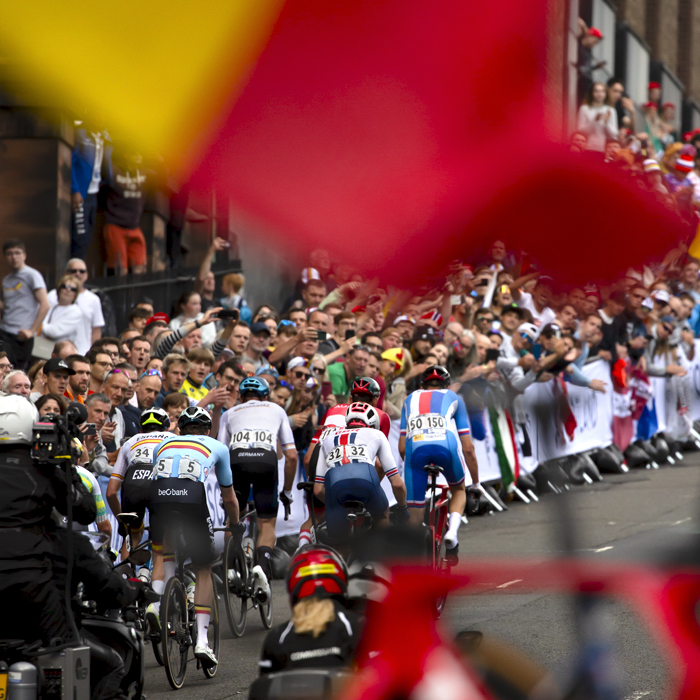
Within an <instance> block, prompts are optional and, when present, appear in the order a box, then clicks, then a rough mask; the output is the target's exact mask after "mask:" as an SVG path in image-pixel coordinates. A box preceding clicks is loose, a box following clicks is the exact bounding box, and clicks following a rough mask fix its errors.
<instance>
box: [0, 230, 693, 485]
mask: <svg viewBox="0 0 700 700" xmlns="http://www.w3.org/2000/svg"><path fill="white" fill-rule="evenodd" d="M223 245H225V244H224V243H223V242H222V241H220V240H219V239H216V240H214V242H213V243H212V244H211V246H210V249H209V252H208V255H207V256H206V257H205V260H204V262H203V263H202V268H201V269H200V274H199V275H198V278H197V280H196V283H195V287H194V288H193V289H192V290H191V291H189V292H187V293H185V294H183V295H182V296H181V297H180V298H179V299H178V300H177V301H176V302H175V304H174V307H173V308H172V309H154V308H153V307H152V306H151V305H150V304H149V303H147V302H142V303H139V304H137V305H136V306H135V307H134V308H133V310H132V311H131V313H130V315H129V321H128V326H127V327H126V328H122V329H121V332H120V333H119V335H118V336H117V337H106V336H103V335H102V328H103V326H104V319H103V316H102V309H101V305H100V300H99V298H98V297H97V296H95V295H94V294H93V293H92V292H91V291H90V290H89V289H87V287H86V281H87V268H86V266H85V263H84V262H83V261H82V260H81V259H79V258H75V259H72V260H70V261H69V262H68V264H67V266H66V270H65V275H64V276H63V277H62V278H61V279H60V280H59V282H58V285H57V288H56V289H55V290H52V291H51V292H49V293H47V290H46V286H45V283H44V280H43V278H42V276H41V274H40V273H39V272H38V271H37V270H35V269H33V268H32V267H30V266H29V265H28V264H27V251H26V250H25V248H24V245H23V244H22V242H21V241H17V240H10V241H5V243H4V245H3V253H4V258H5V263H6V267H7V270H6V275H5V276H4V278H3V282H2V286H3V308H2V320H1V321H0V341H1V342H2V351H1V352H0V382H1V385H0V388H1V390H2V391H3V392H6V393H15V394H22V395H24V396H27V397H28V398H29V399H30V400H32V401H33V402H35V404H36V406H37V408H38V409H39V412H40V414H41V415H45V414H46V413H63V412H64V411H65V409H66V406H67V403H68V402H69V401H78V402H80V403H84V404H85V405H86V407H87V410H88V416H89V422H90V423H94V424H95V426H96V434H95V435H91V436H86V438H85V441H84V450H83V457H82V459H81V461H82V462H83V463H84V464H85V465H86V466H87V468H88V469H90V470H91V471H93V472H94V473H96V474H98V475H108V474H109V473H110V471H111V466H112V465H113V464H114V462H115V460H116V456H117V452H118V450H119V447H120V445H121V444H122V443H123V442H124V441H125V440H127V439H128V438H130V437H131V436H133V435H134V434H136V433H137V432H138V431H139V415H140V412H141V411H142V410H143V409H146V408H149V407H151V406H153V405H156V406H162V407H163V408H164V409H165V410H166V411H167V412H168V414H169V415H170V417H171V419H172V420H173V428H175V425H176V419H177V417H178V416H179V414H180V413H181V412H182V411H183V410H184V408H185V407H187V406H189V405H198V406H201V407H204V408H206V409H207V410H208V411H209V412H210V413H211V415H212V419H213V423H214V431H213V432H214V434H216V433H217V431H218V425H219V423H220V420H221V416H222V414H223V412H224V411H226V410H227V409H229V408H230V407H232V406H234V405H235V404H236V403H237V401H238V386H239V384H240V381H241V380H242V379H243V378H245V377H246V376H251V375H257V376H261V377H263V378H264V379H265V380H266V381H267V382H268V383H269V385H270V387H271V400H273V401H274V402H276V403H277V404H279V405H280V406H281V407H282V408H284V410H285V411H286V413H287V415H288V417H289V423H290V426H291V428H292V430H293V434H294V438H295V442H296V447H297V450H298V451H299V452H300V453H301V455H302V457H303V454H304V452H305V450H307V449H308V447H309V444H310V442H311V439H312V437H313V434H314V431H315V428H316V426H317V425H319V424H320V423H321V422H322V421H323V417H324V414H325V412H326V411H327V410H328V409H329V408H330V407H332V406H334V405H335V404H336V403H343V402H346V401H347V400H348V397H349V392H350V387H351V385H352V382H353V380H354V379H355V378H356V377H363V376H364V377H371V378H372V379H374V380H375V381H376V382H377V383H378V385H379V387H380V390H381V397H380V400H379V404H378V405H379V407H381V408H383V409H384V410H385V411H386V412H387V413H388V415H389V417H390V418H391V419H392V420H393V421H398V420H399V418H400V414H401V407H402V405H403V402H404V400H405V398H406V396H407V395H408V394H409V393H410V392H412V391H414V390H415V389H417V388H418V386H419V378H420V374H421V372H422V371H423V370H424V369H425V368H426V367H428V366H430V365H433V364H440V365H443V366H445V367H446V368H447V369H448V370H449V372H450V374H451V376H452V382H453V383H452V389H453V390H455V391H456V392H458V393H459V394H460V395H461V396H462V397H463V398H464V400H465V404H466V406H467V409H468V412H469V415H470V419H471V422H472V432H473V434H474V437H475V438H477V439H478V438H479V435H480V434H483V430H484V426H483V424H480V423H483V420H484V418H483V416H484V415H489V411H501V412H503V411H507V412H508V413H509V415H510V416H512V422H513V425H514V431H515V434H516V435H517V439H518V441H519V444H520V448H521V449H522V451H523V454H524V455H527V451H528V441H529V440H528V435H527V417H526V416H525V415H523V407H522V405H521V401H520V397H522V395H523V393H524V392H525V390H526V389H527V387H528V386H530V385H532V384H533V383H535V382H549V381H552V380H554V382H555V383H556V385H557V386H558V387H559V388H560V390H561V393H562V395H563V397H564V398H565V397H566V387H567V384H569V385H577V386H582V387H585V388H588V389H590V391H595V392H605V391H606V386H605V385H604V383H603V382H601V381H599V380H595V379H593V380H590V379H588V378H587V376H585V374H584V373H583V372H582V367H583V365H584V364H585V363H587V362H590V361H591V360H593V359H603V360H604V361H606V362H608V363H610V367H611V372H612V377H613V389H614V391H615V392H616V394H619V395H620V397H621V399H622V400H623V402H624V403H625V405H626V406H627V409H628V410H617V411H616V418H615V421H616V423H615V426H614V432H615V441H616V442H617V443H618V445H619V446H620V447H621V448H622V449H624V448H625V447H626V446H627V444H629V442H630V441H631V440H632V439H633V438H634V435H633V421H638V420H639V418H640V409H641V408H642V407H643V405H644V396H646V394H645V393H644V386H645V382H646V383H647V385H648V382H649V377H653V376H665V377H668V378H672V379H673V382H674V389H673V390H674V391H675V392H676V393H677V395H678V402H679V406H683V405H685V406H687V405H688V401H689V400H688V393H689V388H688V386H687V382H688V381H689V378H688V376H687V375H688V366H689V363H690V362H691V361H692V359H693V357H694V352H695V344H694V338H695V337H697V336H698V334H699V333H700V282H699V277H698V274H699V270H700V263H698V261H697V260H695V259H693V258H690V257H688V256H687V253H685V252H684V251H683V250H682V249H678V250H675V251H673V252H672V253H671V254H669V255H668V256H667V259H666V260H665V261H664V262H663V263H661V264H658V265H656V266H654V267H645V268H644V269H642V270H638V271H635V270H629V271H628V273H627V274H626V275H625V276H624V277H622V278H621V279H619V280H617V281H615V282H614V283H611V284H610V285H609V286H607V287H603V288H601V287H596V286H593V285H589V286H585V287H579V288H565V287H562V286H561V285H560V284H559V283H557V281H556V280H554V279H552V278H551V277H549V276H547V275H545V274H542V273H541V272H540V271H539V270H537V269H535V268H533V267H531V266H530V267H527V266H526V265H529V264H530V263H524V262H523V258H521V256H520V255H516V254H514V251H510V250H508V249H507V248H506V245H505V244H504V242H503V241H495V242H494V243H493V245H492V247H491V249H490V251H488V253H487V254H485V255H484V256H483V258H482V259H480V260H475V261H473V262H470V263H464V262H455V263H453V265H452V267H451V268H450V270H449V271H448V272H447V274H446V276H445V278H444V282H443V284H442V286H441V287H440V288H435V289H432V290H429V291H427V292H425V291H424V292H423V293H421V294H415V293H412V292H410V291H406V290H397V289H392V288H389V289H386V288H384V287H382V286H381V285H380V284H379V283H378V281H377V280H367V279H365V278H363V277H362V275H361V274H359V273H358V272H356V271H354V270H352V269H351V268H349V267H348V266H346V265H343V264H337V263H335V262H334V261H332V260H331V259H330V256H329V254H328V253H327V252H325V251H323V250H316V251H314V252H313V253H312V254H311V256H310V260H309V265H310V266H309V267H307V268H305V269H303V270H302V271H301V273H300V275H299V278H298V282H297V284H296V286H295V288H294V289H293V290H292V291H291V293H290V295H289V297H288V299H286V301H285V302H284V304H283V305H281V308H276V307H275V306H273V305H270V304H261V305H259V306H257V308H255V309H254V310H253V309H252V308H251V307H250V306H249V305H248V303H247V301H246V299H245V294H244V291H245V290H244V282H245V280H244V278H243V276H242V275H239V274H231V275H226V276H224V277H223V279H222V280H221V288H220V289H218V290H217V286H218V285H217V282H216V280H215V279H214V276H213V275H212V274H211V272H210V271H209V264H210V261H211V257H212V256H213V254H214V253H215V252H216V250H218V249H221V247H222V246H223ZM525 259H527V258H525ZM617 403H618V404H619V403H620V402H619V401H618V402H617ZM485 409H487V411H486V413H485ZM677 422H678V424H677V425H676V426H675V428H673V429H674V430H675V432H676V434H677V436H678V437H677V439H683V438H684V436H685V437H687V436H688V434H689V430H690V418H689V416H688V415H687V411H686V412H685V413H684V412H683V411H679V412H678V418H677ZM562 425H563V426H564V428H565V429H566V420H565V417H564V418H562Z"/></svg>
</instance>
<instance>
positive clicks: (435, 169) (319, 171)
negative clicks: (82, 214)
mask: <svg viewBox="0 0 700 700" xmlns="http://www.w3.org/2000/svg"><path fill="white" fill-rule="evenodd" d="M558 1H559V0H550V2H551V3H552V4H554V3H556V2H558ZM546 4H547V2H546V1H545V0H539V1H536V2H527V3H524V2H522V1H521V0H502V1H501V2H498V3H495V2H491V3H470V2H464V0H443V2H441V3H439V4H438V5H437V6H433V5H430V4H426V3H425V2H424V1H422V0H374V1H371V2H369V1H368V2H357V0H334V1H333V2H329V1H328V0H286V2H284V4H283V6H281V5H280V3H279V2H272V1H271V0H265V1H264V2H259V1H258V0H255V2H253V1H252V0H250V1H247V2H241V1H239V2H230V1H229V2H226V3H224V2H216V1H215V0H209V2H207V1H206V0H204V1H203V2H199V3H185V2H169V3H165V2H162V1H161V0H153V2H150V3H146V4H145V5H143V4H139V5H138V6H137V5H136V4H135V3H133V4H132V7H131V9H132V10H133V12H129V4H128V3H127V5H126V6H124V5H122V6H120V8H119V11H118V12H117V11H115V10H114V9H112V8H110V9H109V10H108V9H106V7H105V9H102V8H101V7H96V6H94V5H92V4H88V3H87V2H86V1H85V0H72V1H70V2H66V3H61V4H60V7H59V6H58V5H56V4H55V3H53V2H50V0H27V2H24V3H14V5H13V4H12V3H9V4H8V3H6V5H11V7H10V6H8V7H5V8H2V9H0V38H2V39H3V40H4V41H5V43H6V45H7V46H8V47H9V48H10V50H11V51H13V52H15V53H16V54H17V56H18V57H20V58H21V59H23V60H25V61H26V62H27V64H28V65H30V66H32V67H34V68H36V69H38V68H41V70H43V71H44V73H43V77H44V78H45V79H48V80H49V82H50V83H51V84H52V85H53V86H54V88H55V90H58V91H59V92H61V93H62V94H64V96H65V95H68V96H72V95H75V96H76V99H79V98H85V100H88V99H90V98H92V99H93V100H99V106H100V107H101V108H103V111H104V113H105V116H106V119H107V120H108V121H112V122H115V123H116V124H118V126H119V128H121V129H122V130H124V131H128V133H129V135H133V138H134V140H135V141H136V142H140V143H142V144H147V145H148V147H152V148H154V149H156V150H158V149H160V150H161V152H162V153H163V154H164V155H166V157H168V156H169V157H170V158H171V162H177V163H182V162H188V163H190V164H191V165H192V170H193V176H192V181H193V185H194V186H195V187H199V188H209V187H216V188H217V191H218V193H219V194H222V195H228V196H230V197H231V200H232V202H233V205H234V207H235V208H237V209H238V210H239V212H240V213H241V214H243V215H245V217H246V218H247V219H248V221H250V222H251V223H252V226H253V228H254V229H258V230H259V232H260V233H261V234H262V235H265V236H268V238H269V240H270V241H271V242H272V243H273V244H274V243H278V244H280V245H282V246H286V247H287V249H289V250H293V251H295V252H299V251H301V252H303V251H305V250H311V249H313V248H314V247H318V246H323V247H325V248H327V249H329V250H330V251H331V252H332V253H333V254H334V256H335V257H336V258H338V259H340V260H342V261H343V262H346V263H349V264H353V265H355V266H357V267H358V268H359V269H361V270H362V271H363V272H365V273H367V274H370V275H371V274H378V275H379V276H381V277H382V278H383V279H384V280H385V281H387V282H394V283H398V284H415V283H416V282H420V281H422V280H423V279H425V278H427V277H430V276H431V275H434V274H438V273H439V272H440V271H441V270H442V269H443V268H444V266H445V265H446V264H447V263H448V262H449V261H451V260H453V259H455V258H457V257H459V256H463V257H468V256H469V255H470V254H471V253H472V252H473V251H474V248H475V247H483V246H484V245H485V244H486V242H487V241H490V240H493V238H495V237H498V238H503V239H505V240H506V242H507V243H508V244H509V245H510V246H511V247H512V248H514V249H516V250H520V249H524V250H527V251H528V252H529V253H530V254H531V255H532V256H534V257H535V258H537V259H539V261H540V262H541V263H542V266H543V267H548V268H550V269H551V270H552V271H553V272H556V273H557V274H558V275H559V277H560V278H562V279H565V280H568V281H571V282H572V283H573V282H576V283H580V282H583V281H588V280H595V279H601V280H604V279H611V278H612V277H614V276H615V275H617V274H619V273H620V272H622V271H624V270H625V269H627V268H628V267H630V266H635V265H637V264H639V263H641V262H642V261H645V260H647V259H648V258H649V257H654V256H661V255H662V253H663V252H665V251H667V250H668V249H669V248H670V247H672V245H673V244H675V242H676V241H678V240H680V239H681V238H683V237H684V236H685V233H686V232H685V231H684V230H683V229H682V227H681V226H680V224H679V222H678V221H677V220H676V219H675V218H674V217H673V216H671V215H670V214H669V213H668V211H667V210H666V209H664V208H663V207H661V206H660V205H658V204H657V203H655V202H654V201H649V200H650V199H651V198H649V197H648V196H647V197H646V198H645V197H644V196H643V195H642V194H641V193H640V192H638V191H635V190H634V189H632V188H630V187H628V186H625V185H622V184H620V183H618V182H615V181H614V180H613V179H612V178H611V177H610V176H609V175H608V172H609V170H607V171H606V169H604V168H603V167H602V166H601V167H594V166H592V165H588V164H586V163H585V161H584V159H581V158H577V159H574V157H573V156H570V155H569V154H567V153H563V152H561V151H560V150H558V148H557V147H556V146H555V144H553V143H552V141H551V139H550V138H549V134H551V133H553V129H552V125H551V124H549V123H548V121H547V117H552V118H553V119H554V120H555V121H556V120H558V119H559V117H560V114H559V112H560V109H559V108H557V107H556V106H555V105H549V106H547V103H546V102H545V97H544V90H543V86H544V76H545V66H546V57H545V47H546V46H547V41H546V32H547V29H548V26H547V20H546V13H545V9H546V7H545V6H546ZM280 7H281V10H280ZM278 13H279V14H278ZM275 17H276V21H275ZM273 24H274V27H273ZM561 31H562V32H563V31H564V27H563V26H562V27H561ZM263 47H264V48H263ZM256 57H257V62H256V63H255V66H254V68H252V69H251V68H250V66H251V65H252V63H253V61H254V60H255V59H256ZM246 80H247V82H246ZM547 110H549V114H548V113H547Z"/></svg>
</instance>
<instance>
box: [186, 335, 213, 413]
mask: <svg viewBox="0 0 700 700" xmlns="http://www.w3.org/2000/svg"><path fill="white" fill-rule="evenodd" d="M187 361H188V362H189V365H190V366H189V371H188V373H187V379H185V381H184V383H183V385H182V388H181V389H180V391H181V392H182V393H183V394H186V395H187V396H189V397H190V398H191V399H194V401H195V402H199V401H201V400H202V399H203V398H204V397H205V396H206V395H207V394H208V393H209V391H210V390H209V389H208V388H207V387H206V386H204V380H205V379H206V378H207V376H208V375H209V374H211V370H212V368H213V367H214V355H213V353H212V352H211V350H207V348H192V350H190V351H189V353H187Z"/></svg>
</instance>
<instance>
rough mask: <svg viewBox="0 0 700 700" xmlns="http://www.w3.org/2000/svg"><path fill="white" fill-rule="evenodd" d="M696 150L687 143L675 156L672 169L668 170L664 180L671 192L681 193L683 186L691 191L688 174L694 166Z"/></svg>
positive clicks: (691, 186)
mask: <svg viewBox="0 0 700 700" xmlns="http://www.w3.org/2000/svg"><path fill="white" fill-rule="evenodd" d="M696 153H697V151H696V150H695V148H694V147H693V146H691V145H689V144H686V145H685V146H683V147H682V148H681V150H680V151H679V152H678V154H677V156H676V161H675V164H674V167H673V169H672V170H670V171H669V172H668V174H667V175H666V177H665V178H664V181H665V183H666V187H667V188H668V191H669V192H670V193H671V194H682V190H683V188H688V190H689V191H692V188H693V185H692V182H691V181H690V180H689V179H688V175H689V174H690V173H691V171H692V170H693V168H694V167H695V156H696Z"/></svg>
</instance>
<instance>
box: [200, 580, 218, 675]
mask: <svg viewBox="0 0 700 700" xmlns="http://www.w3.org/2000/svg"><path fill="white" fill-rule="evenodd" d="M211 585H212V587H213V590H214V593H213V595H212V597H211V615H210V616H209V631H208V634H207V643H208V644H209V648H210V649H211V650H212V651H213V652H214V656H216V658H217V659H219V600H218V598H219V596H218V592H217V590H216V579H215V578H214V574H212V576H211ZM217 668H219V664H216V666H208V667H207V666H202V671H204V675H205V676H206V677H207V678H213V677H214V676H215V675H216V669H217Z"/></svg>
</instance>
